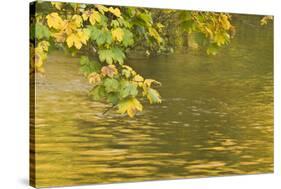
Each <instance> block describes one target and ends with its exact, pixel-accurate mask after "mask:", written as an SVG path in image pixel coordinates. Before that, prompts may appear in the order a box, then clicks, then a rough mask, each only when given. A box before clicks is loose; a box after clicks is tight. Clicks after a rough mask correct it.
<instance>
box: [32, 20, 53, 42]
mask: <svg viewBox="0 0 281 189" xmlns="http://www.w3.org/2000/svg"><path fill="white" fill-rule="evenodd" d="M50 35H51V32H50V31H49V28H48V27H47V26H44V25H42V24H41V23H36V24H35V37H36V38H37V39H43V38H45V39H49V37H50Z"/></svg>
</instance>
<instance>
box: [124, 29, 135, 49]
mask: <svg viewBox="0 0 281 189" xmlns="http://www.w3.org/2000/svg"><path fill="white" fill-rule="evenodd" d="M123 31H124V36H123V41H122V43H123V45H124V46H125V47H128V46H132V45H133V44H134V35H133V33H132V32H131V31H130V30H127V29H123Z"/></svg>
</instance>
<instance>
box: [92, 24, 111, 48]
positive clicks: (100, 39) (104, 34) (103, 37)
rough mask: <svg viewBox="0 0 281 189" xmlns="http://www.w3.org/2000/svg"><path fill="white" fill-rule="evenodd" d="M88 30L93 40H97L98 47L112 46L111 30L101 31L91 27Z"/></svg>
mask: <svg viewBox="0 0 281 189" xmlns="http://www.w3.org/2000/svg"><path fill="white" fill-rule="evenodd" d="M88 28H89V30H90V33H91V34H90V37H91V39H93V40H95V41H96V43H97V45H98V46H102V45H104V44H106V43H107V44H108V45H110V44H111V43H112V35H111V32H110V31H109V30H105V29H104V30H100V29H99V28H97V27H96V26H90V27H88Z"/></svg>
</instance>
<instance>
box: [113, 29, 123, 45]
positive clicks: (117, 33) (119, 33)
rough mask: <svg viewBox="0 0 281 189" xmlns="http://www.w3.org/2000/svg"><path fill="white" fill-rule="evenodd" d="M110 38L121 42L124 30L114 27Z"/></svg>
mask: <svg viewBox="0 0 281 189" xmlns="http://www.w3.org/2000/svg"><path fill="white" fill-rule="evenodd" d="M111 33H112V39H113V40H114V41H119V42H121V41H122V39H123V36H124V31H123V30H122V29H121V28H116V29H113V30H112V31H111Z"/></svg>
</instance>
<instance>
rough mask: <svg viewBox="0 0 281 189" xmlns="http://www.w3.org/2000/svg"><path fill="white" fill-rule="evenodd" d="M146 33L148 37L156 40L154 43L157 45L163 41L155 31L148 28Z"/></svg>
mask: <svg viewBox="0 0 281 189" xmlns="http://www.w3.org/2000/svg"><path fill="white" fill-rule="evenodd" d="M148 32H149V34H150V36H152V37H153V38H154V39H156V41H157V42H158V43H161V42H162V41H163V39H162V38H161V36H160V35H159V33H158V32H157V30H156V29H154V28H152V27H150V28H148Z"/></svg>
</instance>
